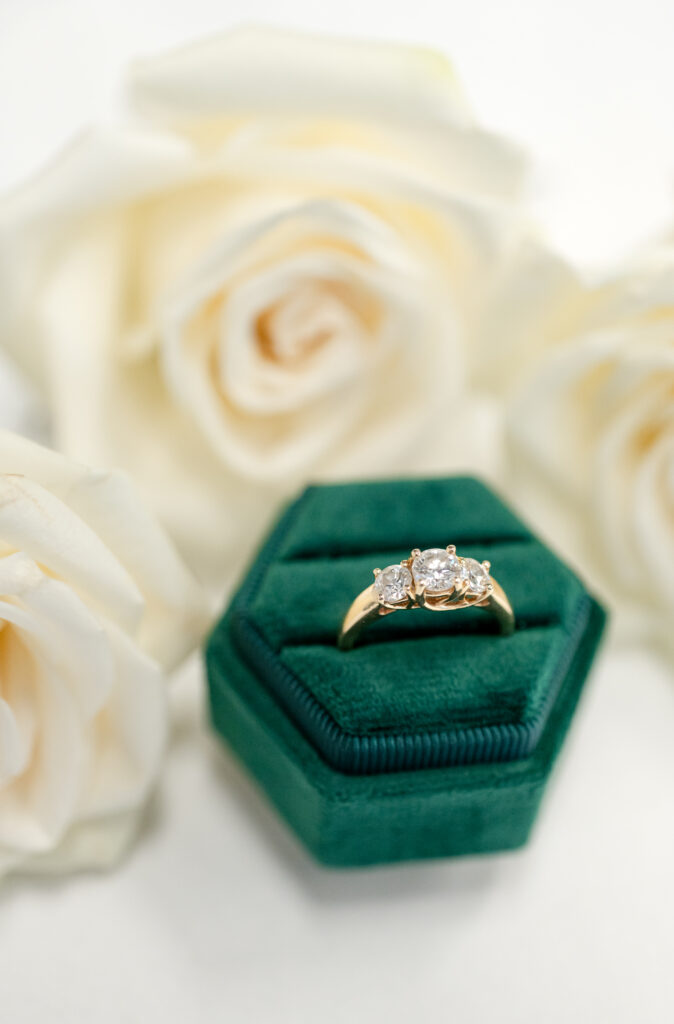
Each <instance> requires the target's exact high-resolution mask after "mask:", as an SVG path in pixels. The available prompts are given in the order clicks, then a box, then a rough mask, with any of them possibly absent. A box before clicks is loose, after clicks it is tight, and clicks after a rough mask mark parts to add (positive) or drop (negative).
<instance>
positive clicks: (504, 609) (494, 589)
mask: <svg viewBox="0 0 674 1024" xmlns="http://www.w3.org/2000/svg"><path fill="white" fill-rule="evenodd" d="M490 569H491V565H490V563H489V562H478V561H476V560H475V559H474V558H462V557H461V556H460V555H457V553H456V548H455V547H454V545H453V544H449V545H448V546H447V547H446V548H427V549H426V551H420V550H419V548H414V550H413V551H412V552H411V554H410V556H409V558H404V559H403V560H402V562H398V563H396V564H395V565H389V566H387V567H386V568H385V569H375V570H374V583H372V584H371V585H370V586H369V587H366V588H365V590H363V592H362V593H361V594H359V595H358V597H357V598H356V600H355V601H354V602H353V604H352V605H351V607H350V608H349V610H348V612H347V613H346V616H345V618H344V621H343V623H342V628H341V629H340V631H339V636H338V638H337V646H338V647H339V648H340V649H341V650H343V651H348V650H350V649H351V648H352V647H353V646H354V644H355V643H356V641H357V639H358V637H359V636H360V633H361V631H362V630H363V628H364V627H365V626H367V625H368V624H369V623H370V622H372V621H374V620H375V619H377V618H379V617H380V616H382V615H390V614H391V613H392V612H398V611H405V610H407V609H411V608H427V609H428V610H429V611H433V612H446V611H454V610H455V609H457V608H472V607H477V608H486V609H487V611H490V612H491V613H492V614H493V615H494V616H495V618H496V619H497V621H498V623H499V626H500V628H501V633H503V634H505V635H507V634H509V633H512V632H513V631H514V629H515V616H514V614H513V610H512V607H511V605H510V601H509V600H508V598H507V597H506V595H505V592H504V590H503V588H502V587H501V586H500V585H499V584H498V583H497V582H496V580H495V579H494V578H493V576H491V575H490Z"/></svg>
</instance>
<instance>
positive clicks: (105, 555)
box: [0, 431, 203, 873]
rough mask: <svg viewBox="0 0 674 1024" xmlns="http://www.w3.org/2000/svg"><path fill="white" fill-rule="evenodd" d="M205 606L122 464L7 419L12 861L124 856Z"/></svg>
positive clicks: (2, 762)
mask: <svg viewBox="0 0 674 1024" xmlns="http://www.w3.org/2000/svg"><path fill="white" fill-rule="evenodd" d="M202 610H203V605H202V601H201V597H200V594H199V591H198V590H197V589H196V586H195V584H194V582H193V580H192V578H191V576H190V575H189V574H188V572H187V570H186V569H185V568H184V567H183V565H182V563H181V562H180V561H179V559H178V557H177V555H176V554H175V552H174V550H173V548H172V546H171V545H170V543H169V542H168V540H167V538H166V537H165V536H164V534H163V533H162V532H161V530H160V529H159V527H158V526H157V525H156V524H155V522H154V521H153V520H152V519H151V518H150V517H149V516H148V514H147V512H146V511H145V510H144V509H143V507H142V506H141V504H140V503H139V501H138V499H137V498H136V496H135V495H134V493H133V491H132V489H131V487H130V485H129V484H128V483H127V481H126V480H125V479H124V478H123V477H121V476H118V475H114V474H105V473H98V472H95V471H93V470H90V469H86V468H84V467H82V466H80V465H77V464H75V463H73V462H70V461H69V460H67V459H65V458H64V457H63V456H61V455H57V454H55V453H53V452H50V451H47V450H46V449H43V448H40V447H39V446H37V445H35V444H33V443H32V442H30V441H27V440H25V439H23V438H19V437H17V436H15V435H12V434H8V433H6V432H4V431H0V873H4V872H7V871H10V870H13V869H21V870H34V871H35V870H50V871H52V870H63V869H66V868H67V869H73V868H77V867H84V866H98V865H104V864H108V863H110V862H112V861H113V860H114V859H115V858H116V857H117V856H118V855H119V853H120V852H121V851H122V849H123V848H124V846H125V845H126V844H127V843H128V841H129V839H130V837H131V835H132V833H133V829H134V826H135V824H136V822H137V819H138V816H139V812H140V809H141V808H142V806H143V803H144V801H145V799H146V796H147V794H148V792H149V789H150V787H151V785H152V783H153V781H154V779H155V776H156V773H157V769H158V764H159V760H160V756H161V752H162V748H163V744H164V737H165V731H166V702H165V684H164V680H163V677H162V669H161V667H160V664H159V662H161V663H162V665H163V666H170V665H172V664H174V663H175V662H176V661H177V660H179V659H180V658H182V657H183V656H184V655H185V654H186V653H187V652H188V651H189V649H190V648H191V647H192V646H193V645H194V643H195V642H196V640H197V639H198V637H199V633H200V630H201V629H202V628H203V614H202Z"/></svg>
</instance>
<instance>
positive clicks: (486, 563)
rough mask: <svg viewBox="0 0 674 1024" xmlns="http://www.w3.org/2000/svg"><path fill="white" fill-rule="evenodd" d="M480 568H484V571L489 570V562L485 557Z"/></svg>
mask: <svg viewBox="0 0 674 1024" xmlns="http://www.w3.org/2000/svg"><path fill="white" fill-rule="evenodd" d="M482 568H483V569H484V571H485V572H489V570H490V569H491V562H488V561H487V560H486V559H485V561H484V562H483V563H482Z"/></svg>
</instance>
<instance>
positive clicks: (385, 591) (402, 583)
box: [374, 565, 412, 604]
mask: <svg viewBox="0 0 674 1024" xmlns="http://www.w3.org/2000/svg"><path fill="white" fill-rule="evenodd" d="M411 586H412V573H411V572H410V571H409V569H408V568H407V566H405V565H389V566H387V567H386V569H382V571H381V572H380V573H379V575H378V576H377V578H376V579H375V581H374V590H375V593H376V595H377V597H378V598H379V600H380V601H384V602H385V603H386V604H397V603H398V601H405V600H407V588H408V587H411Z"/></svg>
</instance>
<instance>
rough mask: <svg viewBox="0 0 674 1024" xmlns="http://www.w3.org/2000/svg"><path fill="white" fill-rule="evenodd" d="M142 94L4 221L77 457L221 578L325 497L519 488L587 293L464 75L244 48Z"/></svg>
mask: <svg viewBox="0 0 674 1024" xmlns="http://www.w3.org/2000/svg"><path fill="white" fill-rule="evenodd" d="M127 84H128V103H127V106H126V109H125V116H124V118H123V119H122V120H121V122H119V121H118V122H116V123H114V124H110V125H107V126H105V127H100V128H96V129H94V130H92V131H91V132H90V133H89V134H87V135H86V137H84V138H82V139H80V140H79V141H78V142H76V143H75V144H74V145H73V146H71V148H70V149H69V151H68V152H66V153H65V154H64V155H63V156H62V157H61V158H60V159H59V160H58V161H57V162H56V163H55V164H54V165H53V166H52V167H51V168H50V169H49V170H47V171H46V172H44V173H43V174H42V175H41V176H40V177H38V178H37V179H36V180H34V181H32V182H31V183H30V184H28V185H26V186H25V187H24V188H22V189H21V190H19V191H18V192H16V193H14V194H13V195H11V196H9V197H7V198H6V200H5V202H4V205H3V207H2V210H1V211H0V288H1V292H0V294H1V296H2V297H1V299H0V336H1V337H2V339H3V340H4V342H5V344H6V345H7V346H8V348H9V349H10V351H11V352H12V353H13V354H14V356H15V357H16V358H17V359H18V360H19V361H20V363H21V365H22V366H23V367H24V369H25V370H27V371H28V372H29V374H30V375H31V377H32V378H33V379H34V380H35V381H37V382H38V384H39V385H40V387H41V388H42V389H43V391H44V394H45V395H46V397H47V399H48V402H49V405H50V407H51V411H52V414H53V428H54V441H55V443H56V445H57V446H58V447H60V448H62V449H63V450H65V451H66V452H67V453H69V454H70V455H75V456H77V457H79V458H83V459H85V460H87V461H91V462H95V463H97V464H104V465H114V466H120V467H122V468H124V469H125V470H127V471H128V472H129V473H131V474H132V475H133V476H134V478H135V479H136V480H137V482H138V484H139V486H140V487H141V488H142V489H143V491H144V494H145V495H146V497H147V498H148V499H149V500H150V502H151V503H152V505H153V506H154V508H155V509H156V510H157V512H158V513H159V515H160V517H161V519H162V521H163V522H164V523H165V525H166V526H167V527H168V529H169V530H170V532H171V534H172V535H173V537H174V538H175V540H176V541H177V542H178V544H179V546H180V548H181V550H182V551H183V553H184V554H185V555H186V557H187V558H188V560H189V562H190V563H191V565H192V566H193V567H194V568H195V569H196V570H197V572H199V573H200V574H201V576H202V577H203V578H205V579H207V580H208V581H209V582H212V583H215V584H216V585H221V584H222V583H226V582H228V581H229V580H230V579H231V578H232V575H233V572H234V571H235V569H237V568H238V566H239V565H240V563H241V560H242V558H244V557H245V556H246V555H247V554H248V552H249V550H250V548H251V547H252V546H254V545H255V544H256V543H257V541H258V540H259V537H260V533H261V530H262V529H263V526H264V525H265V524H266V522H267V521H268V520H269V519H270V518H271V517H272V515H273V513H274V510H275V507H276V505H277V504H278V502H279V500H280V499H281V498H283V497H284V496H285V495H287V494H288V493H290V492H291V491H293V490H294V489H295V488H296V487H297V486H299V485H300V484H301V483H302V482H304V481H305V480H306V479H307V478H316V477H340V476H342V477H353V476H359V475H369V476H371V475H376V474H386V473H389V474H394V473H409V472H416V473H422V472H426V471H443V472H444V471H450V470H454V469H470V470H477V471H481V472H484V473H487V474H489V475H495V474H498V471H499V468H500V451H501V445H500V432H499V423H500V401H501V397H502V396H503V395H504V394H507V393H508V392H509V390H510V388H511V386H512V385H513V384H514V382H515V381H516V380H517V379H518V375H519V373H520V370H521V368H522V367H523V366H526V365H528V363H529V362H530V360H531V359H532V355H535V356H536V357H538V356H539V355H540V350H541V348H542V347H544V346H546V345H549V344H551V343H553V342H554V340H555V338H556V337H557V336H558V335H559V333H560V332H561V330H562V327H563V322H564V318H565V317H566V316H567V314H568V310H569V309H574V310H575V308H576V306H577V305H578V303H581V304H582V301H583V294H584V293H583V290H582V289H581V288H580V286H579V285H578V283H577V282H576V281H575V279H574V277H573V275H572V274H571V273H570V272H569V271H568V270H566V269H565V268H564V267H563V266H562V264H561V263H559V262H558V261H556V260H555V259H554V258H552V257H551V256H549V255H547V254H545V253H544V251H543V250H542V248H541V247H540V245H539V243H538V242H537V240H536V239H535V236H534V232H533V230H532V228H531V226H530V225H529V223H528V222H527V220H526V217H525V215H524V213H523V212H522V211H521V210H520V208H519V205H518V202H519V192H520V185H521V179H522V160H521V157H520V154H519V153H518V152H517V151H516V150H515V149H514V148H513V147H512V146H510V145H508V144H506V143H505V142H503V141H502V140H500V139H498V138H495V137H493V136H491V135H489V134H487V133H486V132H484V131H482V130H480V129H479V128H478V127H476V125H475V124H474V122H473V120H472V118H471V115H470V113H469V110H468V108H467V105H466V103H465V101H464V98H463V96H462V95H461V92H460V90H459V88H458V86H457V83H456V81H455V79H454V77H453V74H452V71H451V69H450V67H449V65H448V64H447V62H446V61H445V60H444V59H443V58H441V57H440V56H437V55H435V54H433V53H429V52H425V51H419V50H414V49H408V48H405V47H398V46H391V45H384V44H371V45H368V44H361V43H355V42H340V41H335V40H326V39H313V38H310V37H298V36H294V35H287V34H282V33H276V32H266V31H239V32H234V33H230V34H228V35H225V36H223V37H221V38H217V39H214V40H212V41H209V42H205V43H202V44H199V45H197V46H193V47H191V48H189V49H186V50H183V51H180V52H177V53H175V54H169V55H167V56H164V57H160V58H157V59H155V60H151V61H148V62H146V63H142V64H138V65H136V66H134V67H133V68H132V69H131V71H130V73H129V76H128V83H127ZM495 396H496V399H497V400H496V401H495Z"/></svg>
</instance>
